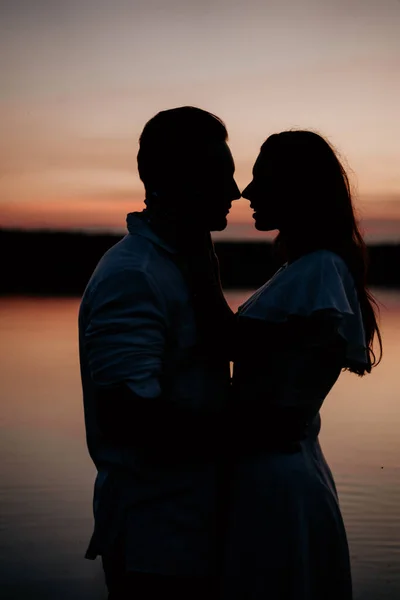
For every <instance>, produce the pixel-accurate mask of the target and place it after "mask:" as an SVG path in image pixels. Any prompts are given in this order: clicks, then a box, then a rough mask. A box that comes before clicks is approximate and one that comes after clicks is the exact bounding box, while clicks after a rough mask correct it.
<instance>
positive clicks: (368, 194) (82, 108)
mask: <svg viewBox="0 0 400 600" xmlns="http://www.w3.org/2000/svg"><path fill="white" fill-rule="evenodd" d="M0 76H1V88H0V119H1V123H2V125H1V135H0V226H7V227H24V228H31V227H46V228H56V229H60V228H62V229H70V228H73V229H77V228H78V229H88V230H97V229H102V230H104V229H106V230H113V231H115V230H119V231H122V230H123V228H124V226H125V215H126V213H127V212H129V211H131V210H135V209H140V208H141V207H142V202H143V188H142V184H141V182H140V180H139V178H138V174H137V169H136V153H137V141H138V137H139V135H140V132H141V130H142V128H143V125H144V124H145V122H146V121H147V120H148V119H149V118H151V117H152V116H153V115H154V114H155V113H156V112H158V111H159V110H163V109H166V108H171V107H174V106H179V105H185V104H191V105H195V106H199V107H201V108H205V109H207V110H211V111H212V112H214V113H216V114H217V115H218V116H220V117H221V118H222V119H223V120H224V121H225V122H226V124H227V127H228V130H229V137H230V146H231V149H232V152H233V155H234V158H235V161H236V169H237V181H238V184H239V186H240V187H244V185H245V184H246V183H247V182H248V181H249V179H250V178H251V167H252V164H253V162H254V160H255V157H256V155H257V153H258V149H259V147H260V145H261V143H262V142H263V140H264V139H265V138H266V137H267V136H268V135H269V134H271V133H273V132H276V131H280V130H283V129H288V128H311V129H313V130H317V131H319V132H320V133H322V134H323V135H325V136H326V137H327V138H328V139H329V140H330V141H331V142H332V143H333V144H334V145H335V147H336V148H337V149H338V150H339V152H340V154H341V156H342V157H343V158H344V160H345V164H346V165H348V167H349V168H350V171H351V176H352V180H353V182H354V185H355V188H356V190H357V195H358V203H357V204H358V207H359V211H360V215H361V216H362V217H363V220H364V227H365V229H366V233H367V235H368V239H369V240H370V241H378V240H399V241H400V0H196V1H191V0H64V1H61V0H0ZM223 235H224V236H225V237H226V238H227V237H228V238H248V237H251V236H252V235H255V233H254V230H253V228H252V219H251V211H250V208H249V204H248V202H247V201H245V200H240V201H238V202H236V203H235V204H234V208H233V210H232V212H231V217H230V224H229V227H228V229H227V231H226V232H225V233H224V234H223Z"/></svg>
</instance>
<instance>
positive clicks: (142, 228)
mask: <svg viewBox="0 0 400 600" xmlns="http://www.w3.org/2000/svg"><path fill="white" fill-rule="evenodd" d="M142 215H143V213H141V212H132V213H129V214H128V215H127V217H126V224H127V228H128V231H129V233H130V234H135V235H140V236H142V237H144V238H147V239H148V240H150V241H151V242H153V244H156V245H157V246H160V247H161V248H163V249H164V250H166V251H167V252H169V253H170V254H177V252H178V251H177V250H176V249H175V248H173V246H171V245H170V244H168V243H167V242H166V241H165V240H163V239H162V238H161V237H160V236H159V235H157V234H156V233H155V231H153V230H152V228H151V227H150V225H149V223H148V222H147V221H146V220H145V219H144V218H143V216H142Z"/></svg>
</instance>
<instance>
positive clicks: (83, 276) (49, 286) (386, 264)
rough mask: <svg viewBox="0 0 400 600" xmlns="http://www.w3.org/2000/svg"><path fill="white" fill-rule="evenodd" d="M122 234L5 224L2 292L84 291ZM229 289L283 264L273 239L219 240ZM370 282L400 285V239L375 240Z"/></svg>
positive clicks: (253, 283) (256, 281)
mask: <svg viewBox="0 0 400 600" xmlns="http://www.w3.org/2000/svg"><path fill="white" fill-rule="evenodd" d="M124 235H125V232H121V233H120V234H110V233H91V234H87V233H85V232H82V231H80V232H69V231H63V232H59V231H51V230H47V231H36V230H35V231H32V230H30V231H24V230H17V229H14V230H11V229H7V230H5V229H0V243H1V244H2V248H3V255H2V258H3V261H2V276H1V278H0V294H4V293H6V294H10V293H15V294H18V293H20V294H29V293H34V294H46V295H47V294H51V295H69V294H74V295H75V294H79V295H80V294H82V293H83V290H84V289H85V287H86V284H87V282H88V280H89V278H90V276H91V274H92V272H93V270H94V269H95V267H96V265H97V263H98V261H99V260H100V258H101V256H102V255H103V254H104V253H105V252H106V251H107V250H108V249H109V248H110V247H111V246H113V245H114V244H116V243H117V242H118V241H119V240H120V239H122V237H123V236H124ZM214 245H215V250H216V253H217V255H218V260H219V264H220V268H221V281H222V284H223V287H224V288H225V289H233V288H242V289H245V288H246V289H257V288H258V287H259V286H260V285H262V284H263V283H265V281H267V280H268V279H269V278H270V277H271V276H272V275H273V273H274V272H275V271H276V270H277V268H279V267H280V266H281V263H280V262H278V257H277V256H276V255H275V253H274V250H273V244H272V240H268V239H266V240H260V239H255V240H235V241H231V240H221V239H220V240H215V241H214ZM368 256H369V269H368V283H369V284H370V285H378V286H379V285H381V286H386V287H399V286H400V244H399V243H386V244H369V245H368Z"/></svg>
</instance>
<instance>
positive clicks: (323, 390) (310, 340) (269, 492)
mask: <svg viewBox="0 0 400 600" xmlns="http://www.w3.org/2000/svg"><path fill="white" fill-rule="evenodd" d="M243 197H244V198H247V199H249V200H250V203H251V207H252V208H253V209H254V219H255V226H256V228H257V229H259V230H262V231H268V230H273V229H278V230H279V235H278V237H277V240H276V246H277V250H278V251H279V252H280V254H281V256H283V257H284V259H283V261H284V264H283V266H282V267H281V268H280V269H279V270H278V272H277V273H276V274H275V275H274V276H273V277H272V279H270V280H269V281H268V282H267V283H266V284H265V285H264V286H262V287H261V288H260V289H259V290H258V291H257V292H256V293H255V294H254V295H253V296H251V298H250V299H249V300H247V302H245V304H243V305H242V306H241V307H240V308H239V311H238V314H237V327H238V328H237V340H238V343H237V348H236V356H235V362H234V374H233V391H234V399H235V402H234V406H235V415H236V417H235V419H234V427H233V430H234V432H235V437H236V439H235V445H236V447H237V449H238V458H237V461H236V464H235V469H234V477H233V483H232V490H231V494H232V495H231V498H232V506H231V511H230V514H229V522H228V532H227V534H228V535H227V547H226V554H225V565H224V578H223V597H224V598H226V599H228V598H229V600H235V599H237V600H239V599H240V600H244V599H246V600H266V599H267V598H268V600H322V599H324V600H338V599H339V598H340V600H349V599H351V597H352V585H351V571H350V561H349V552H348V545H347V538H346V532H345V528H344V524H343V520H342V516H341V512H340V508H339V503H338V498H337V492H336V488H335V483H334V480H333V477H332V474H331V471H330V469H329V467H328V465H327V463H326V460H325V458H324V455H323V453H322V450H321V447H320V445H319V442H318V433H319V430H320V417H319V410H320V408H321V406H322V403H323V401H324V399H325V397H326V396H327V394H328V393H329V391H330V390H331V388H332V386H333V385H334V384H335V382H336V381H337V379H338V377H339V375H340V373H341V371H342V370H348V371H351V372H353V373H356V374H358V375H365V374H366V373H369V372H370V371H371V367H372V366H374V365H375V364H377V362H379V360H376V358H375V355H374V352H373V348H372V346H373V341H374V338H375V337H376V338H377V340H378V345H379V350H380V354H381V352H382V343H381V336H380V332H379V328H378V325H377V320H376V316H375V311H374V308H375V306H376V305H375V301H374V299H373V297H372V295H371V294H370V292H369V291H368V290H367V287H366V281H365V275H366V254H365V244H364V241H363V239H362V236H361V234H360V231H359V229H358V227H357V222H356V219H355V215H354V209H353V205H352V198H351V191H350V185H349V181H348V177H347V175H346V172H345V170H344V168H343V166H342V165H341V163H340V161H339V159H338V158H337V156H336V154H335V152H334V151H333V149H332V148H331V146H330V145H329V144H328V143H327V142H326V141H325V140H324V139H323V138H322V137H320V136H319V135H317V134H315V133H312V132H309V131H287V132H283V133H279V134H274V135H271V136H270V137H269V138H268V139H267V140H266V142H265V143H264V144H263V146H262V147H261V152H260V154H259V156H258V158H257V160H256V163H255V165H254V168H253V180H252V182H251V183H250V184H249V185H248V186H247V188H246V189H245V190H244V192H243Z"/></svg>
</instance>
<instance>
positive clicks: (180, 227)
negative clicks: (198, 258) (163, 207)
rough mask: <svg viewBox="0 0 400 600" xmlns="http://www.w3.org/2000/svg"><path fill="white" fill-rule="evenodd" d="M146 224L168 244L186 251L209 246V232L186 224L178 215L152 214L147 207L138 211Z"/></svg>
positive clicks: (198, 250) (193, 251) (202, 250)
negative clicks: (140, 211)
mask: <svg viewBox="0 0 400 600" xmlns="http://www.w3.org/2000/svg"><path fill="white" fill-rule="evenodd" d="M140 215H141V218H142V219H144V220H145V221H146V223H147V224H148V226H149V227H150V228H151V229H152V230H153V231H154V232H155V233H156V234H157V235H158V236H159V237H160V238H161V239H162V240H164V241H165V242H167V244H168V245H170V246H171V247H173V248H176V250H178V251H180V252H183V253H187V254H197V253H203V252H204V251H205V250H206V249H209V247H210V237H211V236H210V232H209V231H206V230H205V229H203V228H200V227H196V226H193V227H191V226H188V224H187V222H186V223H184V222H183V220H180V219H179V217H171V216H166V215H162V216H159V215H154V214H152V213H151V211H149V210H148V209H145V210H144V211H143V212H142V213H140Z"/></svg>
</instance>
